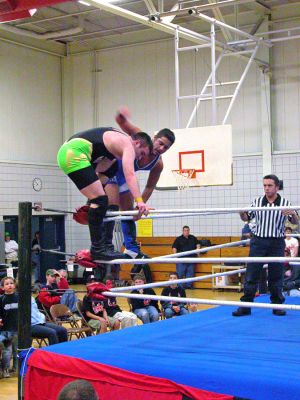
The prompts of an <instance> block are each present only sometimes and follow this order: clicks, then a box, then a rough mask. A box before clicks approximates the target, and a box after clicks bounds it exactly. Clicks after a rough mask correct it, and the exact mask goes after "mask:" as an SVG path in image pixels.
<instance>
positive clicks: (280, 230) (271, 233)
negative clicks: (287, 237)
mask: <svg viewBox="0 0 300 400" xmlns="http://www.w3.org/2000/svg"><path fill="white" fill-rule="evenodd" d="M290 205H291V203H290V202H289V201H288V200H286V199H284V198H282V197H281V196H280V195H279V194H277V198H276V200H275V201H274V203H269V202H268V200H267V197H266V196H262V197H257V198H256V199H255V200H254V201H253V202H252V204H251V207H273V208H274V209H276V206H277V207H278V206H283V207H289V206H290ZM248 215H249V217H250V218H251V219H252V218H255V226H254V227H253V228H252V233H253V234H254V235H255V236H259V237H263V238H283V237H284V228H285V221H286V218H287V217H286V216H284V215H283V214H282V211H281V210H277V211H275V210H274V212H273V211H272V212H271V211H267V212H264V211H249V213H248Z"/></svg>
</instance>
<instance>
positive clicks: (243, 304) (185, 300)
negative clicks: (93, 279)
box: [102, 292, 300, 311]
mask: <svg viewBox="0 0 300 400" xmlns="http://www.w3.org/2000/svg"><path fill="white" fill-rule="evenodd" d="M102 294H103V296H106V297H125V298H127V299H145V300H157V301H167V302H170V301H174V302H176V303H192V304H210V305H216V306H237V307H252V308H270V309H273V310H296V311H300V306H298V305H295V304H269V303H250V302H244V301H224V300H210V299H194V298H191V297H172V296H155V295H150V294H135V293H112V292H103V293H102Z"/></svg>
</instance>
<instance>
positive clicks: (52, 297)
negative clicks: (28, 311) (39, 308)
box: [37, 269, 78, 313]
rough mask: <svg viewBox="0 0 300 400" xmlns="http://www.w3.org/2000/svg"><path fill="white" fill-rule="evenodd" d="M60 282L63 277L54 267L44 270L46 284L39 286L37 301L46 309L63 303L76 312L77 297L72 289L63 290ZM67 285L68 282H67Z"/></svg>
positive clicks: (62, 280)
mask: <svg viewBox="0 0 300 400" xmlns="http://www.w3.org/2000/svg"><path fill="white" fill-rule="evenodd" d="M60 282H64V284H65V282H66V281H65V280H64V278H62V277H61V275H60V273H59V272H58V271H56V270H55V269H48V270H47V271H46V285H45V286H43V287H42V288H41V291H40V293H39V295H38V299H37V300H38V302H40V303H41V304H43V306H44V307H45V308H46V309H47V310H48V309H50V307H51V306H53V305H54V304H65V305H66V306H67V307H68V308H69V309H70V310H71V311H72V312H73V313H77V307H76V304H77V301H78V299H77V297H76V294H75V292H74V290H72V289H66V290H63V289H62V288H61V287H60V285H61V283H60ZM67 285H68V283H67Z"/></svg>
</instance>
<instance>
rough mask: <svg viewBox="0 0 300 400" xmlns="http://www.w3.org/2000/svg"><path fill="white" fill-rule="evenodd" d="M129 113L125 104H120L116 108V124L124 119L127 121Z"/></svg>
mask: <svg viewBox="0 0 300 400" xmlns="http://www.w3.org/2000/svg"><path fill="white" fill-rule="evenodd" d="M130 117H131V115H130V111H129V109H128V107H126V106H122V107H120V108H119V109H118V111H117V115H116V122H117V124H119V125H120V124H122V123H124V122H125V121H127V120H128V119H130Z"/></svg>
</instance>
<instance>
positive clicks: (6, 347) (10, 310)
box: [0, 276, 19, 378]
mask: <svg viewBox="0 0 300 400" xmlns="http://www.w3.org/2000/svg"><path fill="white" fill-rule="evenodd" d="M1 286H2V287H3V289H4V295H2V296H1V297H0V343H2V345H1V347H2V348H3V351H2V376H3V378H9V377H10V373H9V368H10V361H11V359H12V354H13V343H15V342H16V339H17V332H18V301H19V299H18V295H17V294H16V281H15V279H14V278H10V277H8V276H6V277H5V278H3V279H2V280H1ZM15 363H16V360H15ZM16 367H17V365H13V368H16Z"/></svg>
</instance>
